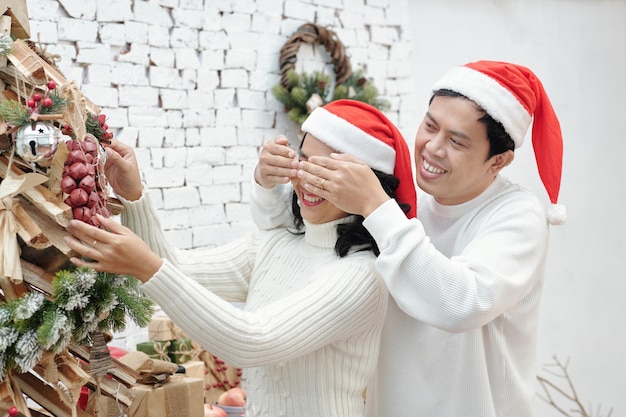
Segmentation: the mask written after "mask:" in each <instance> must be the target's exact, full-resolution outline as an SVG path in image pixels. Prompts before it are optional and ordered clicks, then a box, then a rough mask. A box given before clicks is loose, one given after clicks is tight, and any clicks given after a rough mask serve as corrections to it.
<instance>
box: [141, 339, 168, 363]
mask: <svg viewBox="0 0 626 417" xmlns="http://www.w3.org/2000/svg"><path fill="white" fill-rule="evenodd" d="M171 346H172V342H170V341H169V340H168V341H156V340H152V341H149V342H141V343H137V345H136V348H137V350H138V351H140V352H144V353H145V354H147V355H148V356H149V357H150V358H152V359H159V360H162V361H167V362H171V361H172V358H171V357H170V355H169V351H170V348H171Z"/></svg>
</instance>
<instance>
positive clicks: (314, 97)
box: [272, 23, 389, 124]
mask: <svg viewBox="0 0 626 417" xmlns="http://www.w3.org/2000/svg"><path fill="white" fill-rule="evenodd" d="M305 43H311V44H319V45H323V46H324V47H325V48H326V51H327V52H328V53H329V55H330V57H331V60H332V63H333V69H334V71H335V88H334V90H333V91H332V94H331V91H330V88H331V84H332V83H331V81H332V80H331V77H330V75H328V74H324V73H323V72H321V71H313V72H312V73H311V74H308V73H306V72H303V73H300V74H299V73H297V72H296V71H295V65H296V56H297V54H298V50H299V49H300V46H301V45H302V44H305ZM279 64H280V74H281V79H280V83H279V84H277V85H275V86H274V87H273V88H272V94H274V96H275V97H276V99H277V100H278V101H280V102H281V103H283V105H284V106H285V110H286V111H287V115H288V117H289V119H291V120H292V121H294V122H296V123H298V124H302V122H304V120H305V119H306V118H307V116H308V115H309V114H310V113H311V112H312V111H313V110H314V109H315V108H317V107H319V106H323V105H324V104H326V103H328V102H329V101H333V100H339V99H342V98H349V99H353V100H359V101H363V102H365V103H368V104H371V105H373V106H375V107H377V108H378V109H380V110H387V109H388V108H389V102H387V101H386V100H383V99H379V98H378V89H377V88H376V87H375V86H374V85H373V83H372V81H371V79H368V78H366V77H365V75H364V72H363V70H358V71H356V72H353V71H352V68H351V66H350V60H349V58H348V56H347V54H346V50H345V47H344V46H343V44H342V43H341V41H340V40H339V39H338V37H337V34H336V33H335V32H333V31H332V30H329V29H326V28H323V27H321V26H318V25H315V24H313V23H306V24H304V25H302V26H300V27H299V28H298V30H297V31H296V32H295V33H294V34H293V35H292V36H291V37H290V38H289V39H288V40H287V42H286V43H285V44H284V45H283V47H282V48H281V50H280V62H279Z"/></svg>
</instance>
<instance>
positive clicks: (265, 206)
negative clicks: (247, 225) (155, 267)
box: [250, 179, 293, 230]
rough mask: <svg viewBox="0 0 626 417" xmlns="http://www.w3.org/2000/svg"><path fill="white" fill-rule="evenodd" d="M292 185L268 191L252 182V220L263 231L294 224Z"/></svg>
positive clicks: (281, 185)
mask: <svg viewBox="0 0 626 417" xmlns="http://www.w3.org/2000/svg"><path fill="white" fill-rule="evenodd" d="M292 190H293V189H292V188H291V184H280V185H277V186H275V187H274V188H271V189H267V188H263V187H261V186H260V185H259V184H257V182H256V181H254V179H253V180H252V189H251V193H250V212H251V214H252V219H253V220H254V223H255V224H256V225H257V227H258V228H259V229H261V230H270V229H274V228H278V227H288V226H290V225H291V223H292V221H293V220H292V219H293V217H292V215H291V209H290V204H291V191H292Z"/></svg>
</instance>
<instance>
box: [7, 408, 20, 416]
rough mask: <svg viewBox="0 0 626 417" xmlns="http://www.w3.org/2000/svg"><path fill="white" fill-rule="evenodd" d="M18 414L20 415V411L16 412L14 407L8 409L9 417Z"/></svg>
mask: <svg viewBox="0 0 626 417" xmlns="http://www.w3.org/2000/svg"><path fill="white" fill-rule="evenodd" d="M19 413H20V410H18V409H17V407H16V406H13V407H10V408H9V415H10V416H11V417H15V416H17V415H18V414H19Z"/></svg>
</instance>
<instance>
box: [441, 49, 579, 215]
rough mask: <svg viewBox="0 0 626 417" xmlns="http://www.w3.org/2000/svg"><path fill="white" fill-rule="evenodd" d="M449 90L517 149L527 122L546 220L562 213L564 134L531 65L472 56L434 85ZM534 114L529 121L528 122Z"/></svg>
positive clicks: (521, 141) (522, 140)
mask: <svg viewBox="0 0 626 417" xmlns="http://www.w3.org/2000/svg"><path fill="white" fill-rule="evenodd" d="M442 89H446V90H452V91H455V92H457V93H460V94H462V95H464V96H465V97H467V98H469V99H470V100H472V101H474V102H476V103H477V104H478V105H479V106H480V107H482V108H483V110H485V111H486V112H487V114H489V115H490V116H491V117H492V118H493V119H495V120H496V121H498V122H500V123H501V124H502V126H504V129H505V130H506V132H507V133H508V134H509V135H510V136H511V139H513V142H515V148H519V147H520V146H521V145H522V143H523V142H524V137H525V136H526V132H527V130H528V127H529V126H530V124H531V122H532V123H533V129H532V142H533V148H534V150H535V159H536V161H537V168H538V170H539V176H540V177H541V181H542V182H543V185H544V187H545V189H546V191H547V192H548V196H549V197H550V202H551V203H552V205H551V207H550V210H548V221H549V222H550V223H551V224H562V223H564V222H565V220H566V218H567V214H566V212H565V207H563V206H562V205H557V200H558V197H559V190H560V188H561V169H562V165H563V138H562V136H561V126H560V124H559V120H558V118H557V117H556V114H555V112H554V109H553V108H552V104H551V103H550V99H549V98H548V95H547V94H546V92H545V90H544V88H543V85H542V84H541V81H539V79H538V78H537V77H536V76H535V74H533V72H532V71H531V70H529V69H528V68H526V67H522V66H520V65H516V64H511V63H508V62H498V61H477V62H471V63H469V64H466V65H463V66H461V67H456V68H453V69H452V70H450V71H449V72H448V73H447V74H446V75H444V76H443V78H442V79H440V80H439V81H438V82H436V83H435V85H434V86H433V90H434V91H436V90H442ZM533 119H534V121H533Z"/></svg>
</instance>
